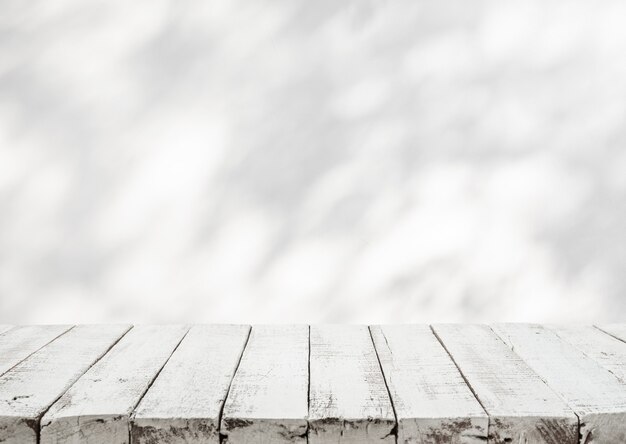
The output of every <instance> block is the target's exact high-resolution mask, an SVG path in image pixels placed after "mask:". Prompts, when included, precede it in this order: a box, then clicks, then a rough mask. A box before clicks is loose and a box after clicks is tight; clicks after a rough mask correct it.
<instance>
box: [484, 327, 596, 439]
mask: <svg viewBox="0 0 626 444" xmlns="http://www.w3.org/2000/svg"><path fill="white" fill-rule="evenodd" d="M487 327H489V329H490V330H491V331H492V332H493V334H494V335H495V336H496V338H498V339H499V340H500V341H502V342H503V343H504V345H506V346H507V347H509V348H510V349H511V351H512V352H513V353H515V354H516V355H517V357H518V358H520V359H521V360H522V362H523V363H524V364H525V365H526V367H528V368H529V369H530V370H531V371H532V372H533V373H534V374H535V375H537V377H538V378H539V379H540V380H541V382H543V383H544V384H545V385H546V387H548V388H549V389H550V390H551V391H552V393H554V394H555V395H556V396H557V397H558V398H559V399H560V400H561V401H563V402H564V403H565V405H566V406H567V407H569V409H570V410H571V411H572V413H573V414H574V415H575V416H576V421H577V423H578V440H579V441H580V440H581V439H582V435H581V434H580V416H578V412H576V410H575V408H574V407H573V406H572V405H570V403H569V402H568V401H567V399H566V398H565V397H563V396H561V394H559V392H557V391H556V390H555V389H553V388H552V387H551V386H550V384H548V381H546V380H545V379H544V378H543V376H541V375H540V374H539V373H537V372H536V371H535V369H534V368H532V367H531V366H530V364H528V362H526V360H525V359H524V358H523V357H522V356H520V355H519V353H517V352H516V351H515V347H514V346H513V343H512V342H511V344H508V343H507V342H506V341H505V340H504V338H502V336H500V334H498V332H497V331H495V330H494V329H493V327H492V326H491V325H487ZM549 331H552V330H549ZM553 333H554V332H553ZM557 337H559V336H558V335H557ZM585 356H586V355H585Z"/></svg>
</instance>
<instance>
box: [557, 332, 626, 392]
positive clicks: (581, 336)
mask: <svg viewBox="0 0 626 444" xmlns="http://www.w3.org/2000/svg"><path fill="white" fill-rule="evenodd" d="M547 327H548V328H549V329H550V330H552V331H554V332H555V333H556V334H557V335H558V336H559V337H560V338H562V339H563V340H565V341H567V342H569V343H570V344H572V345H573V346H574V347H576V348H577V349H579V350H580V351H582V352H583V353H584V354H586V355H587V356H589V357H590V358H591V359H593V360H594V361H596V362H597V363H598V364H600V365H601V366H602V367H604V368H606V369H607V370H608V371H610V372H611V373H613V374H614V375H615V376H617V377H618V378H619V379H621V380H622V382H626V343H624V342H622V341H620V340H619V339H616V338H614V337H613V336H611V335H609V334H607V333H605V332H603V331H601V330H598V329H597V328H596V327H593V326H591V325H587V326H576V325H558V326H557V325H549V326H547Z"/></svg>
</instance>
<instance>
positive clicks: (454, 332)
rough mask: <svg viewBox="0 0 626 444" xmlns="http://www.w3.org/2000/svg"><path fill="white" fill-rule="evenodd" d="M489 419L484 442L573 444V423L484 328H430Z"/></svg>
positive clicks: (575, 424) (569, 414)
mask: <svg viewBox="0 0 626 444" xmlns="http://www.w3.org/2000/svg"><path fill="white" fill-rule="evenodd" d="M433 330H434V331H435V333H436V334H437V336H438V337H439V338H440V339H441V341H442V343H443V344H444V345H445V347H446V349H447V350H448V352H449V353H450V356H452V358H453V359H454V362H455V363H456V364H457V366H458V367H459V369H460V371H461V373H462V374H463V376H464V377H465V379H466V380H467V382H468V384H469V385H470V386H471V387H472V390H473V391H474V393H475V394H476V396H477V398H478V399H479V400H480V402H481V404H482V406H483V407H484V408H485V410H486V411H487V413H488V414H489V442H490V443H494V444H505V443H519V442H522V443H523V442H530V443H536V444H576V443H578V418H577V416H576V415H575V414H574V412H573V411H572V410H571V409H570V408H569V407H568V406H567V405H566V404H565V402H563V400H561V399H560V398H559V397H558V396H557V395H556V394H555V393H554V392H553V391H552V389H550V388H549V387H548V386H547V385H546V384H545V383H544V382H543V381H542V380H541V378H540V377H539V376H538V375H537V374H536V373H535V372H534V371H533V370H531V369H530V367H528V365H526V363H525V362H524V361H523V360H522V359H521V358H520V357H519V356H518V355H516V354H515V353H514V352H513V351H512V350H511V349H510V348H509V347H508V346H507V345H506V344H505V343H504V342H503V341H502V340H501V339H500V338H499V337H498V336H497V335H496V334H495V333H494V332H493V331H492V330H491V328H489V326H486V325H461V324H445V325H433Z"/></svg>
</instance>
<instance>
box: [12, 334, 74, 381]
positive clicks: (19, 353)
mask: <svg viewBox="0 0 626 444" xmlns="http://www.w3.org/2000/svg"><path fill="white" fill-rule="evenodd" d="M70 328H72V326H71V325H25V326H20V327H15V328H13V329H11V330H9V331H7V332H6V333H5V334H3V335H0V375H2V374H3V373H5V372H6V371H8V370H9V369H11V368H12V367H14V366H15V365H17V364H19V363H20V362H21V361H23V360H24V359H26V358H27V357H29V356H30V355H31V354H33V353H34V352H36V351H37V350H39V349H40V348H41V347H43V346H44V345H46V344H48V343H49V342H50V341H52V340H53V339H55V338H56V337H58V336H59V335H62V334H63V333H65V332H66V331H68V330H69V329H70Z"/></svg>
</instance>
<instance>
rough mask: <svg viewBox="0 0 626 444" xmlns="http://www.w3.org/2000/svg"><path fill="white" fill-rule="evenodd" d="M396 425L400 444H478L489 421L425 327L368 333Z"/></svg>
mask: <svg viewBox="0 0 626 444" xmlns="http://www.w3.org/2000/svg"><path fill="white" fill-rule="evenodd" d="M370 329H371V332H372V337H373V339H374V344H375V345H376V350H377V352H378V356H379V358H380V363H381V365H382V368H383V373H384V377H385V379H386V381H387V385H388V387H389V391H390V393H391V399H392V401H393V405H394V407H395V412H396V416H397V420H398V432H397V433H398V443H407V444H408V443H411V444H438V443H450V444H470V443H472V444H474V443H476V444H478V443H483V442H485V440H486V439H487V430H488V424H489V421H488V418H487V414H486V413H485V411H484V410H483V408H482V407H481V406H480V404H479V402H478V401H477V400H476V398H475V397H474V395H473V394H472V392H471V390H470V388H469V387H468V386H467V384H465V381H464V380H463V377H462V376H461V374H460V373H459V371H458V369H457V368H456V366H455V365H454V362H452V360H451V359H450V356H449V355H448V353H447V352H446V351H445V349H444V348H443V347H442V346H441V344H440V343H439V341H438V340H437V338H436V337H435V335H434V334H433V332H432V331H431V329H430V327H429V326H427V325H384V326H372V327H370Z"/></svg>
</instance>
